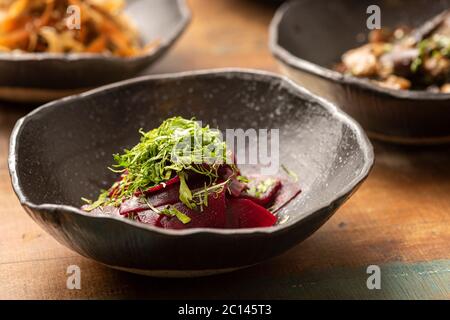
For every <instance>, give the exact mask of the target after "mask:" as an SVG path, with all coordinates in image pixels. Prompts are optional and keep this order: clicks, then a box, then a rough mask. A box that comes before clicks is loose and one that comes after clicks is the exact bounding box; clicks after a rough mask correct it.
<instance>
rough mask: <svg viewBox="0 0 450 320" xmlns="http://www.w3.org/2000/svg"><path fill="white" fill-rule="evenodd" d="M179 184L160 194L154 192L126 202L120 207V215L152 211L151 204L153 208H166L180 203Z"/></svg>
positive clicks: (170, 186)
mask: <svg viewBox="0 0 450 320" xmlns="http://www.w3.org/2000/svg"><path fill="white" fill-rule="evenodd" d="M179 197H180V193H179V184H171V185H168V186H166V188H163V189H161V190H160V191H158V192H153V193H151V194H149V195H147V196H146V198H145V199H144V198H143V196H140V197H137V196H134V197H132V198H130V199H128V200H125V201H124V202H123V203H122V204H121V206H120V214H121V215H126V214H129V213H138V212H141V211H145V210H148V209H150V207H149V205H148V204H149V203H150V204H151V205H152V206H153V207H155V208H156V207H159V206H165V205H169V204H174V203H177V202H179V201H180V200H179Z"/></svg>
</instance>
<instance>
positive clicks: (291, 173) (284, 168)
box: [281, 164, 298, 182]
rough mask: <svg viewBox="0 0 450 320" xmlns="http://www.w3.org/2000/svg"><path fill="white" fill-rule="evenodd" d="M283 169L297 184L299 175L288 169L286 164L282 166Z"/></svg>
mask: <svg viewBox="0 0 450 320" xmlns="http://www.w3.org/2000/svg"><path fill="white" fill-rule="evenodd" d="M281 168H282V169H283V170H284V172H286V173H287V174H288V175H289V176H290V177H291V178H292V179H294V181H295V182H297V181H298V175H297V174H296V173H295V172H294V171H292V170H290V169H288V168H287V167H286V166H285V165H284V164H282V165H281Z"/></svg>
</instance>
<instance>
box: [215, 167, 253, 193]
mask: <svg viewBox="0 0 450 320" xmlns="http://www.w3.org/2000/svg"><path fill="white" fill-rule="evenodd" d="M238 175H239V172H235V171H233V169H231V167H230V166H228V165H225V166H223V167H222V168H220V170H219V176H220V177H221V179H222V180H223V181H225V180H228V179H229V180H230V183H229V184H228V190H230V193H231V195H232V196H234V197H239V195H240V194H241V193H242V192H243V191H244V190H245V188H246V184H245V183H242V182H240V181H239V180H238V179H237V176H238Z"/></svg>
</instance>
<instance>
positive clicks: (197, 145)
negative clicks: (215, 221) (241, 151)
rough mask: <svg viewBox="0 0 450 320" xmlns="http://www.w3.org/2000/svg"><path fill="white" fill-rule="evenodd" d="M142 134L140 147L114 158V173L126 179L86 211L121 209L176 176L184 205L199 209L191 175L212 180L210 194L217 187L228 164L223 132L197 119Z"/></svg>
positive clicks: (175, 121) (174, 120)
mask: <svg viewBox="0 0 450 320" xmlns="http://www.w3.org/2000/svg"><path fill="white" fill-rule="evenodd" d="M139 132H140V134H141V140H140V143H138V144H137V145H136V146H135V147H133V148H132V149H130V150H124V152H123V153H122V154H115V155H114V161H115V164H114V165H113V166H112V168H110V170H112V171H113V172H116V173H120V174H122V179H121V180H120V181H119V182H116V183H115V184H114V185H113V186H112V187H111V188H110V189H109V190H107V191H104V192H102V193H101V194H100V196H99V197H98V199H97V200H96V201H95V202H91V201H89V200H88V201H89V202H88V204H89V206H88V208H87V209H86V210H87V211H91V210H93V209H95V208H98V207H100V206H107V205H113V206H120V204H121V203H122V202H123V201H124V200H126V199H128V198H130V197H132V196H133V195H134V194H135V193H136V192H144V191H145V190H147V189H148V188H151V187H154V186H156V185H158V184H160V183H164V182H166V181H168V180H169V179H171V178H173V177H176V176H178V177H179V178H180V201H181V202H183V203H184V204H185V205H186V206H187V207H189V208H191V209H193V208H196V206H197V204H196V200H195V199H194V197H193V194H192V192H191V190H190V189H189V187H188V185H187V179H188V172H189V173H198V174H201V175H203V176H206V177H208V178H209V185H207V186H206V187H205V189H207V190H209V189H208V188H209V187H211V186H213V185H214V184H215V182H216V180H217V178H218V173H217V170H218V169H219V167H220V166H221V165H222V164H224V163H226V162H227V151H226V144H225V142H224V141H223V140H222V136H221V134H220V132H219V131H218V130H214V129H210V127H209V126H205V127H202V126H201V125H200V123H199V122H197V121H195V119H194V118H193V119H190V120H187V119H184V118H182V117H173V118H170V119H167V120H165V121H164V122H163V123H162V124H161V126H160V127H158V128H156V129H153V130H151V131H148V132H144V131H143V130H142V129H141V130H139ZM206 198H207V197H206ZM85 201H86V199H85ZM202 203H204V201H203V202H202Z"/></svg>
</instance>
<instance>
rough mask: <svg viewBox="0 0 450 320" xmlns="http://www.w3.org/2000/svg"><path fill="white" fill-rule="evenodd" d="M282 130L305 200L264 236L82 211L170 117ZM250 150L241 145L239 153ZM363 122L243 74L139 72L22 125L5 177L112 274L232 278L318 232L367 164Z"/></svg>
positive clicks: (283, 150)
mask: <svg viewBox="0 0 450 320" xmlns="http://www.w3.org/2000/svg"><path fill="white" fill-rule="evenodd" d="M174 116H181V117H184V118H186V119H190V118H192V117H195V118H196V119H198V120H201V121H202V122H203V123H205V124H209V125H211V127H214V128H219V129H220V130H225V129H243V130H247V129H252V128H253V129H255V130H258V129H278V130H279V159H281V160H280V165H283V167H285V168H289V171H290V172H294V173H295V174H296V176H298V182H297V183H298V185H299V187H300V188H301V189H302V193H301V194H300V195H298V196H297V197H295V199H292V200H291V201H290V202H289V203H288V204H287V205H286V206H285V207H283V208H282V209H281V210H280V211H279V212H278V215H277V223H276V224H275V225H274V226H272V227H268V228H245V229H213V228H193V229H186V230H167V229H161V228H157V227H154V226H150V225H147V224H144V223H141V222H136V221H132V220H129V219H124V218H123V217H118V216H96V215H93V214H91V213H89V212H85V211H83V210H80V209H79V208H80V207H81V206H82V205H83V201H82V200H81V198H82V197H90V198H91V199H93V198H96V197H97V195H98V191H99V190H100V189H106V188H108V187H109V186H110V185H111V184H112V183H113V182H114V181H115V179H117V175H116V174H115V173H113V172H111V171H109V170H107V169H106V168H107V167H108V166H111V163H112V154H115V153H117V152H120V151H121V150H123V149H124V148H130V147H131V146H133V145H135V144H136V143H137V142H138V141H139V134H138V133H137V132H138V130H139V129H140V128H143V129H144V130H149V129H152V128H156V127H158V126H159V125H160V124H161V122H162V121H163V120H165V119H166V118H169V117H174ZM249 148H251V146H249V143H246V144H245V146H244V147H243V149H242V150H245V151H246V152H247V151H248V150H250V149H249ZM373 161H374V155H373V150H372V146H371V144H370V142H369V141H368V139H367V137H366V135H365V134H364V132H363V130H362V129H361V128H360V126H359V125H358V124H357V123H356V122H355V121H354V120H352V119H351V118H350V117H349V116H347V115H346V114H345V113H343V112H342V111H341V110H340V109H338V108H337V107H336V106H334V105H333V104H331V103H329V102H327V101H325V100H323V99H321V98H318V97H316V96H314V95H312V94H310V93H309V92H307V91H306V90H304V89H303V88H301V87H299V86H297V85H296V84H294V83H293V82H291V81H290V80H288V79H287V78H284V77H280V76H277V75H273V74H270V73H265V72H257V71H247V70H239V69H225V70H216V71H214V70H213V71H200V72H189V73H181V74H173V75H164V76H146V77H141V78H137V79H133V80H128V81H124V82H120V83H117V84H112V85H109V86H106V87H102V88H100V89H96V90H94V91H90V92H88V93H84V94H81V95H76V96H72V97H68V98H65V99H62V100H59V101H55V102H51V103H49V104H46V105H44V106H42V107H40V108H38V109H36V110H35V111H33V112H31V113H30V114H29V115H27V116H25V117H24V118H22V119H21V120H19V121H18V123H17V124H16V127H15V129H14V131H13V133H12V136H11V145H10V155H9V169H10V174H11V178H12V184H13V187H14V190H15V192H16V194H17V196H18V198H19V200H20V202H21V204H22V205H23V207H24V208H25V210H26V211H27V213H28V214H29V215H30V216H31V217H32V218H33V219H34V220H35V221H36V222H37V223H38V224H39V225H41V227H42V228H44V229H45V230H46V231H47V232H48V233H49V234H51V235H52V236H53V237H54V238H55V239H56V240H58V241H59V242H60V243H62V244H64V245H65V246H67V247H68V248H70V249H72V250H74V251H76V252H78V253H79V254H81V255H83V256H85V257H88V258H90V259H93V260H95V261H98V262H100V263H102V264H105V265H108V266H111V267H113V268H116V269H121V270H126V271H130V272H135V273H139V274H145V275H152V276H161V277H165V276H167V277H185V276H200V275H209V274H215V273H221V272H227V271H231V270H235V269H239V268H243V267H247V266H251V265H254V264H257V263H260V262H262V261H264V260H266V259H269V258H272V257H275V256H277V255H279V254H281V253H283V252H285V251H286V250H288V249H289V248H292V247H293V246H295V245H296V244H298V243H299V242H301V241H303V240H304V239H306V238H307V237H308V236H310V235H311V234H312V233H313V232H315V231H316V230H317V229H318V228H319V227H320V226H322V225H323V224H324V223H325V222H326V221H327V220H328V219H329V218H330V217H331V216H332V215H333V213H334V212H335V211H336V210H337V209H338V208H339V207H340V206H341V205H342V204H343V203H344V202H345V201H346V200H347V199H348V198H349V197H350V196H351V195H352V193H353V192H355V191H356V189H357V188H358V187H359V186H360V185H361V183H362V182H363V181H364V180H365V178H366V177H367V175H368V174H369V171H370V169H371V167H372V165H373Z"/></svg>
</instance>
